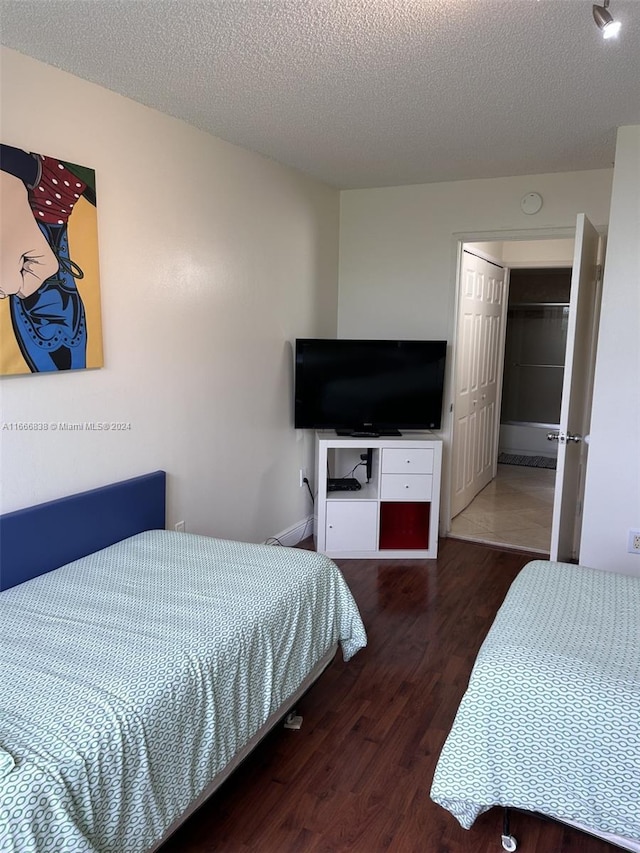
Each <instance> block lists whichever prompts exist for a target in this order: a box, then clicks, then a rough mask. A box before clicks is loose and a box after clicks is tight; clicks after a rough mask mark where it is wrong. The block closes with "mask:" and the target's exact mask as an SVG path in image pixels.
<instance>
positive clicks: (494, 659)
mask: <svg viewBox="0 0 640 853" xmlns="http://www.w3.org/2000/svg"><path fill="white" fill-rule="evenodd" d="M431 798H432V799H433V800H434V801H435V802H436V803H439V804H440V805H442V806H443V807H444V808H445V809H447V810H449V811H450V812H451V813H452V814H453V815H454V816H455V817H456V818H457V820H458V821H459V822H460V824H461V825H462V826H463V827H464V828H466V829H469V828H470V827H471V826H472V824H473V823H474V821H475V820H476V818H477V817H478V816H479V815H480V814H481V813H482V812H484V811H486V810H487V809H489V808H491V807H492V806H494V805H501V806H510V807H514V808H518V809H523V810H527V811H535V812H539V813H542V814H544V815H548V816H550V817H553V818H557V819H559V820H561V821H568V822H575V823H577V824H580V826H581V827H582V828H586V829H587V830H588V831H595V834H605V833H606V834H610V835H614V836H618V837H622V839H627V840H631V841H632V842H635V843H636V844H640V578H637V577H627V576H624V575H619V574H613V573H610V572H604V571H596V570H594V569H588V568H584V567H582V566H576V565H570V564H566V563H553V562H548V561H541V560H536V561H533V562H532V563H529V564H528V565H527V566H525V568H524V569H523V570H522V571H521V573H520V574H519V575H518V577H517V578H516V579H515V581H514V583H513V584H512V586H511V589H510V590H509V592H508V594H507V597H506V599H505V601H504V603H503V605H502V607H501V608H500V610H499V611H498V614H497V616H496V619H495V621H494V623H493V625H492V627H491V630H490V631H489V633H488V635H487V637H486V639H485V641H484V643H483V645H482V647H481V649H480V651H479V653H478V657H477V660H476V663H475V665H474V668H473V672H472V674H471V678H470V681H469V686H468V689H467V691H466V693H465V695H464V697H463V699H462V702H461V704H460V707H459V709H458V712H457V715H456V718H455V721H454V723H453V727H452V729H451V732H450V733H449V736H448V737H447V740H446V742H445V745H444V747H443V750H442V752H441V755H440V758H439V761H438V765H437V768H436V772H435V776H434V779H433V785H432V789H431ZM630 849H635V848H634V847H633V846H632V845H631V846H630Z"/></svg>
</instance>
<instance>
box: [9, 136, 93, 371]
mask: <svg viewBox="0 0 640 853" xmlns="http://www.w3.org/2000/svg"><path fill="white" fill-rule="evenodd" d="M0 181H1V184H0V229H1V233H0V374H2V375H8V374H20V373H44V372H51V371H64V370H82V369H86V368H94V367H102V365H103V357H102V320H101V313H100V275H99V265H98V223H97V207H96V191H95V172H94V170H93V169H90V168H88V167H86V166H79V165H77V164H75V163H69V162H67V161H65V160H61V159H59V158H57V157H50V156H47V155H44V154H37V153H34V152H30V151H24V150H22V149H20V148H13V147H12V146H10V145H0Z"/></svg>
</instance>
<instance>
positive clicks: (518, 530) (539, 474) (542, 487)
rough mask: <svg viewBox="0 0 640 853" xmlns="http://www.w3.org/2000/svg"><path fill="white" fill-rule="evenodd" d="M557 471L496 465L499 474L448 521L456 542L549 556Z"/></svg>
mask: <svg viewBox="0 0 640 853" xmlns="http://www.w3.org/2000/svg"><path fill="white" fill-rule="evenodd" d="M555 477H556V472H555V471H554V470H550V469H548V468H525V467H522V466H520V465H498V474H497V476H496V478H495V479H494V480H492V481H491V482H490V483H489V485H488V486H485V488H484V489H483V490H482V491H481V492H480V493H479V494H477V495H476V497H475V498H474V499H473V500H472V501H471V503H470V504H469V506H468V507H467V508H466V509H464V510H463V511H462V512H461V513H459V515H457V516H456V517H455V518H454V519H453V520H452V522H451V533H450V535H451V536H453V537H455V538H457V539H469V540H472V541H475V542H487V543H491V544H494V545H496V544H498V545H507V546H510V547H513V548H524V549H526V550H528V551H536V552H540V553H541V554H546V555H548V554H549V545H550V543H551V514H552V510H553V491H554V484H555Z"/></svg>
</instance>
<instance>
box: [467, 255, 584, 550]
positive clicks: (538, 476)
mask: <svg viewBox="0 0 640 853" xmlns="http://www.w3.org/2000/svg"><path fill="white" fill-rule="evenodd" d="M573 249H574V241H573V240H572V239H568V240H567V239H558V240H542V241H522V240H511V241H506V242H505V243H503V244H496V243H491V244H488V243H485V244H483V243H475V244H465V245H464V246H463V250H470V251H472V252H476V253H479V254H480V255H481V256H483V257H485V258H491V259H492V260H493V261H495V262H499V263H501V264H502V265H503V266H504V267H505V268H507V270H508V276H507V279H508V291H507V293H508V296H507V304H506V311H505V315H504V325H505V329H504V357H503V359H502V362H501V377H500V387H501V399H500V412H501V416H500V429H499V435H498V436H497V437H496V440H497V454H496V455H497V464H496V465H495V468H494V472H495V473H494V476H493V477H492V478H491V481H490V482H489V483H488V485H486V486H485V487H484V488H483V489H482V490H481V491H479V492H478V494H477V495H476V496H475V497H474V498H473V500H471V502H470V503H468V504H467V505H466V506H465V507H464V508H463V509H462V510H461V511H459V512H457V514H455V515H453V513H454V512H455V510H456V507H455V506H454V505H453V504H452V515H453V518H452V520H451V528H450V535H452V536H455V537H456V538H461V539H469V540H471V541H478V542H486V543H490V544H499V545H502V546H511V547H517V548H523V549H526V550H531V551H534V552H537V553H540V554H548V553H549V550H550V542H551V525H552V514H553V503H554V486H555V476H556V471H555V457H556V456H557V445H556V444H555V443H552V442H549V441H547V434H548V433H549V432H550V431H553V430H557V428H558V423H559V419H560V403H561V396H562V379H563V370H564V355H565V346H566V327H567V314H568V301H569V293H570V288H571V271H572V269H571V265H572V261H573ZM458 506H459V504H458Z"/></svg>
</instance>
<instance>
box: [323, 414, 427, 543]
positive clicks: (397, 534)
mask: <svg viewBox="0 0 640 853" xmlns="http://www.w3.org/2000/svg"><path fill="white" fill-rule="evenodd" d="M361 466H362V467H361ZM364 466H366V473H367V479H366V480H365V477H364V474H365V471H364ZM441 466H442V442H441V441H440V440H439V439H436V438H434V437H433V435H432V434H431V433H414V434H412V435H411V437H409V436H402V435H397V436H376V437H370V436H369V435H365V436H360V435H358V434H354V433H350V434H349V435H342V436H341V435H336V434H335V431H334V430H323V431H320V432H317V433H316V471H315V476H316V488H317V497H316V502H315V507H316V515H315V519H314V520H315V530H314V539H315V546H316V550H317V551H320V552H321V553H324V554H327V555H328V556H329V557H336V558H348V557H353V558H367V557H369V558H378V559H379V558H383V557H389V558H393V559H396V558H401V559H434V558H435V557H436V556H437V553H438V518H439V509H440V472H441ZM328 469H330V470H331V474H332V476H333V477H341V476H342V477H345V476H346V475H347V474H349V476H354V475H355V477H356V478H357V479H359V481H360V484H361V487H360V488H359V489H354V490H352V491H351V490H350V491H335V490H333V483H332V482H330V481H329V478H328V476H327V474H328Z"/></svg>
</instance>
